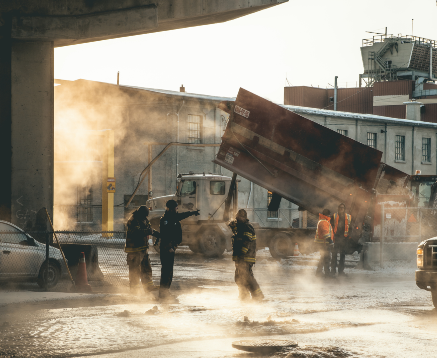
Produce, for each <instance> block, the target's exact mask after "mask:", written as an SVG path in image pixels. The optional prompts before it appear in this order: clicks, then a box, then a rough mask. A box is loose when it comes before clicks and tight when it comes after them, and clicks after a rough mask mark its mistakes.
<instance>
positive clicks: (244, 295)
mask: <svg viewBox="0 0 437 358" xmlns="http://www.w3.org/2000/svg"><path fill="white" fill-rule="evenodd" d="M238 292H239V293H238V298H239V299H240V301H241V302H247V301H249V300H250V293H249V291H248V290H246V289H244V288H240V287H238Z"/></svg>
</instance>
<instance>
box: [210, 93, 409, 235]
mask: <svg viewBox="0 0 437 358" xmlns="http://www.w3.org/2000/svg"><path fill="white" fill-rule="evenodd" d="M225 107H227V110H228V112H229V113H230V117H229V123H228V125H227V128H226V131H225V133H224V136H223V138H222V144H221V146H220V149H219V151H218V154H217V157H216V159H215V160H214V162H215V163H217V164H219V165H221V166H223V167H224V168H226V169H229V170H231V171H233V172H235V173H237V174H238V175H240V176H242V177H244V178H246V179H248V180H250V181H252V182H254V183H256V184H258V185H260V186H261V187H263V188H265V189H267V190H270V191H272V192H274V193H276V194H279V195H280V196H281V197H283V198H285V199H287V200H289V201H291V202H293V203H295V204H297V205H299V206H300V207H302V208H304V209H306V210H308V211H309V212H311V213H313V214H318V213H320V212H322V210H323V209H324V208H328V209H330V210H331V212H335V211H336V210H337V207H338V205H339V204H340V203H345V205H346V207H347V211H348V212H349V213H350V214H351V216H352V227H353V231H352V237H354V238H358V237H359V235H360V233H361V230H362V226H363V225H362V224H363V223H364V222H365V217H366V213H367V209H368V205H369V203H370V201H371V200H370V199H371V196H372V195H373V189H374V188H375V187H376V185H377V183H378V179H379V177H380V176H381V172H382V171H383V168H384V165H381V156H382V153H381V152H380V151H378V150H376V149H373V148H370V147H368V146H367V145H364V144H362V143H359V142H357V141H355V140H353V139H351V138H348V137H346V136H344V135H341V134H339V133H337V132H335V131H333V130H331V129H329V128H326V127H324V126H322V125H320V124H318V123H315V122H313V121H311V120H309V119H306V118H304V117H302V116H300V115H298V114H296V113H293V112H291V111H289V110H287V109H286V108H283V107H281V106H279V105H277V104H275V103H272V102H270V101H268V100H266V99H264V98H261V97H259V96H256V95H255V94H253V93H251V92H249V91H246V90H244V89H242V88H241V89H240V91H239V93H238V96H237V98H236V100H235V102H228V103H223V104H221V108H225ZM225 109H226V108H225ZM405 175H406V174H405Z"/></svg>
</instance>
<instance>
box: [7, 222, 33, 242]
mask: <svg viewBox="0 0 437 358" xmlns="http://www.w3.org/2000/svg"><path fill="white" fill-rule="evenodd" d="M0 241H1V242H5V243H9V244H22V243H23V242H25V241H26V242H27V236H26V235H25V234H24V233H23V232H22V231H21V230H19V229H17V228H16V227H14V226H12V225H9V224H6V223H0Z"/></svg>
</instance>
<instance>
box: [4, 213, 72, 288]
mask: <svg viewBox="0 0 437 358" xmlns="http://www.w3.org/2000/svg"><path fill="white" fill-rule="evenodd" d="M65 273H66V266H65V263H64V260H63V258H62V254H61V251H60V250H59V249H57V248H55V247H52V246H50V247H49V265H47V261H46V245H44V244H41V243H39V242H38V241H36V240H35V239H34V238H33V237H31V236H30V235H29V234H27V233H25V232H24V231H23V230H21V229H20V228H19V227H17V226H15V225H14V224H11V223H10V222H7V221H2V220H0V280H1V281H4V280H8V281H19V280H26V281H27V280H31V281H35V280H36V282H37V283H38V285H39V286H40V287H44V285H45V281H46V279H47V287H48V288H51V287H54V286H56V284H57V283H58V281H59V278H60V277H61V276H63V275H64V274H65Z"/></svg>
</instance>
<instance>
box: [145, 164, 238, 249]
mask: <svg viewBox="0 0 437 358" xmlns="http://www.w3.org/2000/svg"><path fill="white" fill-rule="evenodd" d="M231 181H232V178H230V177H227V176H223V175H218V174H205V173H202V174H195V173H193V172H190V173H188V174H179V175H178V177H177V188H176V193H175V194H173V195H166V196H161V197H156V198H152V199H150V200H148V201H147V206H148V207H149V208H150V209H151V210H150V215H149V219H150V223H151V224H152V227H153V228H154V229H156V230H159V219H160V218H161V216H162V215H163V214H164V212H165V203H166V202H167V201H168V200H170V199H173V200H176V201H177V203H178V211H179V212H180V213H182V212H187V211H193V210H200V215H198V216H190V217H189V218H187V219H185V220H183V221H181V225H182V245H188V246H189V247H190V249H191V250H192V251H194V252H198V253H202V254H204V255H205V256H208V257H211V256H218V255H221V254H222V253H223V252H224V250H225V249H228V250H231V248H232V247H231V236H232V232H231V231H230V229H229V228H228V227H227V223H225V222H224V221H223V213H224V210H225V208H224V207H225V205H224V202H225V199H226V196H227V194H228V192H229V188H230V185H231Z"/></svg>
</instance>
